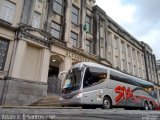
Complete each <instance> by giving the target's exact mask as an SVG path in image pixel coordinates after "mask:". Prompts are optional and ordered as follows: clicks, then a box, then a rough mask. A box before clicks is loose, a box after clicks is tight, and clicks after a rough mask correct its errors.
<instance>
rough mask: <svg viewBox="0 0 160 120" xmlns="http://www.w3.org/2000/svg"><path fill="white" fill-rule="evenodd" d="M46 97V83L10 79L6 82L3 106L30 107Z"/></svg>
mask: <svg viewBox="0 0 160 120" xmlns="http://www.w3.org/2000/svg"><path fill="white" fill-rule="evenodd" d="M0 85H1V84H0ZM46 95H47V84H46V83H40V82H32V81H26V80H16V79H11V80H7V81H6V85H5V95H4V98H3V101H4V102H3V105H7V106H17V105H20V106H21V105H30V104H31V103H33V102H36V101H37V100H39V99H41V98H44V97H45V96H46Z"/></svg>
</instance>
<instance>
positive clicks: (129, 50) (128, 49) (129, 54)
mask: <svg viewBox="0 0 160 120" xmlns="http://www.w3.org/2000/svg"><path fill="white" fill-rule="evenodd" d="M127 51H128V57H130V56H131V47H130V45H127Z"/></svg>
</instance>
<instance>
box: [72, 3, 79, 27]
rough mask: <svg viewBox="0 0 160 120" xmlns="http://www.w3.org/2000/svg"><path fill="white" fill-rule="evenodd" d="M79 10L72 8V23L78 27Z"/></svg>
mask: <svg viewBox="0 0 160 120" xmlns="http://www.w3.org/2000/svg"><path fill="white" fill-rule="evenodd" d="M78 18H79V10H78V9H77V8H76V7H74V6H72V23H73V24H75V25H78Z"/></svg>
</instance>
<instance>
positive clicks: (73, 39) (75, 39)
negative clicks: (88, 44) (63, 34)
mask: <svg viewBox="0 0 160 120" xmlns="http://www.w3.org/2000/svg"><path fill="white" fill-rule="evenodd" d="M72 35H75V36H76V37H77V38H75V37H73V36H72ZM70 38H71V42H72V46H73V47H78V34H77V33H75V32H73V31H71V35H70ZM75 41H76V45H75V44H74V43H75Z"/></svg>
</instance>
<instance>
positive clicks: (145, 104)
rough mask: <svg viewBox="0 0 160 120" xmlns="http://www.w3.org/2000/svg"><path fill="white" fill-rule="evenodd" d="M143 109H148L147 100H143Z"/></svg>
mask: <svg viewBox="0 0 160 120" xmlns="http://www.w3.org/2000/svg"><path fill="white" fill-rule="evenodd" d="M143 110H149V105H148V102H147V101H144V105H143Z"/></svg>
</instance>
